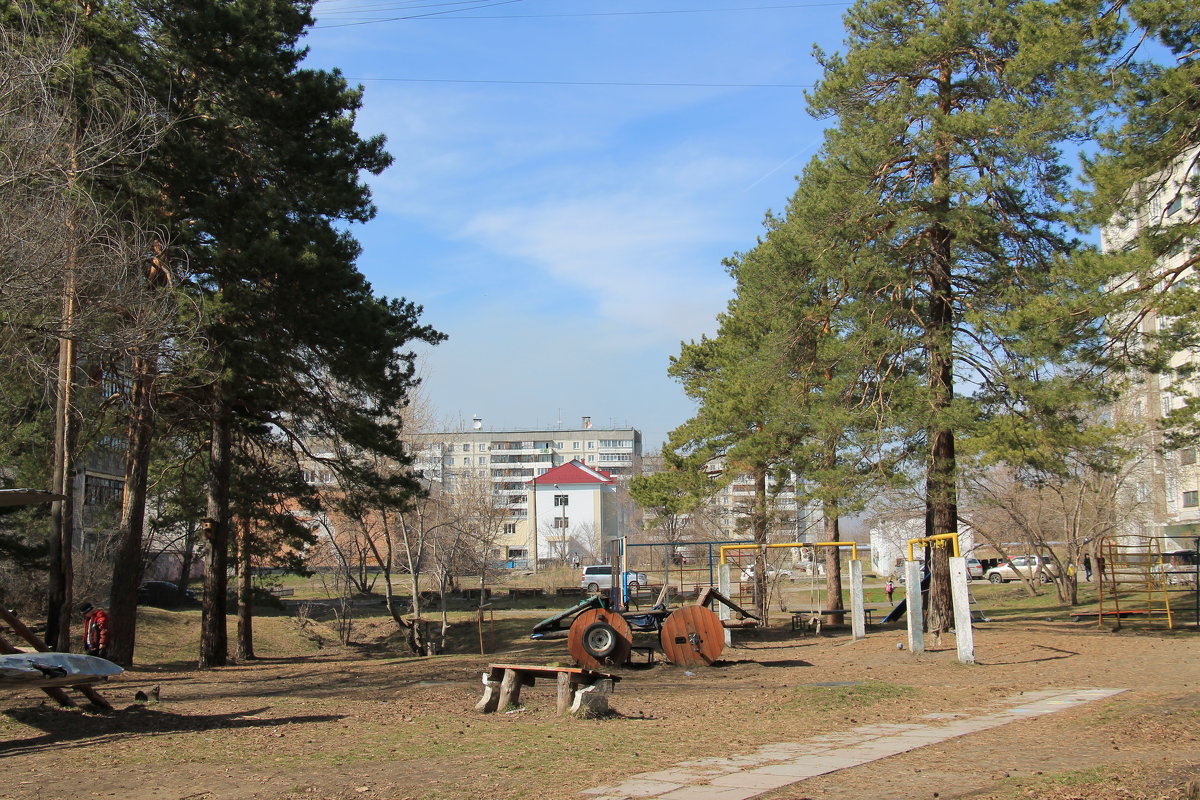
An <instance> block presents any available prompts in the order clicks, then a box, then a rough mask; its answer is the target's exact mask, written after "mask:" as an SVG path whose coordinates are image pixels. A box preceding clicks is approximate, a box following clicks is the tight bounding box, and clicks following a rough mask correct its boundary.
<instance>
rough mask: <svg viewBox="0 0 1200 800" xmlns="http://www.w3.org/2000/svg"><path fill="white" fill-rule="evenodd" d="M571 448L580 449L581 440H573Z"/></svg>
mask: <svg viewBox="0 0 1200 800" xmlns="http://www.w3.org/2000/svg"><path fill="white" fill-rule="evenodd" d="M571 449H572V450H578V449H579V442H571Z"/></svg>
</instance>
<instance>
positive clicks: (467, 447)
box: [463, 444, 471, 453]
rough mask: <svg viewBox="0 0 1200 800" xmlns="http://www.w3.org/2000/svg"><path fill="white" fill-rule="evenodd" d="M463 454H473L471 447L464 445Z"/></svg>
mask: <svg viewBox="0 0 1200 800" xmlns="http://www.w3.org/2000/svg"><path fill="white" fill-rule="evenodd" d="M463 452H464V453H469V452H471V445H469V444H464V445H463Z"/></svg>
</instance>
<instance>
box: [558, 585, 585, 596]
mask: <svg viewBox="0 0 1200 800" xmlns="http://www.w3.org/2000/svg"><path fill="white" fill-rule="evenodd" d="M554 594H555V596H556V597H583V587H582V586H559V587H556V588H555V589H554Z"/></svg>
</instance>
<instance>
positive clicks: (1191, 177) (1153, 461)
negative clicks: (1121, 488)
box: [1101, 148, 1200, 551]
mask: <svg viewBox="0 0 1200 800" xmlns="http://www.w3.org/2000/svg"><path fill="white" fill-rule="evenodd" d="M1198 162H1200V148H1197V149H1194V150H1192V151H1191V152H1190V153H1188V154H1186V155H1185V156H1184V157H1183V158H1181V159H1180V160H1179V161H1178V162H1176V164H1175V165H1174V166H1173V167H1172V168H1171V169H1169V170H1165V171H1164V172H1162V173H1159V174H1157V175H1153V176H1150V177H1149V178H1147V179H1146V180H1145V181H1143V182H1142V183H1141V184H1139V185H1138V186H1137V187H1135V188H1134V191H1135V192H1138V193H1140V194H1142V195H1143V197H1144V200H1143V201H1142V202H1140V203H1139V204H1138V211H1137V213H1136V214H1133V215H1130V216H1128V217H1126V216H1124V215H1122V216H1120V217H1115V218H1114V219H1113V220H1111V221H1110V223H1109V224H1108V225H1107V226H1105V228H1104V229H1103V231H1102V232H1101V245H1102V249H1103V250H1104V252H1108V253H1112V252H1117V251H1120V250H1122V249H1127V248H1130V247H1133V246H1134V244H1135V242H1136V240H1137V237H1138V235H1139V234H1140V233H1141V232H1142V231H1143V230H1145V229H1146V228H1147V227H1148V226H1153V227H1165V226H1170V225H1174V224H1181V223H1185V222H1194V221H1195V219H1196V216H1197V214H1198V213H1200V198H1198V197H1197V194H1196V192H1195V187H1196V185H1197V181H1198V180H1200V163H1198ZM1194 257H1195V244H1194V242H1192V243H1188V244H1185V245H1183V246H1180V247H1177V248H1176V249H1175V250H1174V251H1172V252H1171V253H1169V254H1168V255H1167V256H1165V257H1163V258H1162V259H1160V260H1159V264H1158V267H1159V274H1160V275H1161V276H1163V284H1164V286H1163V288H1164V289H1166V288H1168V287H1167V283H1168V281H1169V282H1170V284H1171V285H1179V284H1180V283H1182V282H1184V281H1188V282H1191V281H1194V280H1195V278H1196V275H1195V270H1194V268H1193V267H1191V266H1188V265H1187V262H1188V260H1189V259H1192V258H1194ZM1171 322H1172V320H1171V318H1170V317H1168V316H1166V315H1164V314H1162V313H1159V312H1158V311H1157V310H1152V311H1151V312H1150V313H1148V314H1146V315H1145V316H1144V317H1142V318H1141V319H1140V320H1138V321H1137V323H1136V324H1137V325H1138V331H1139V333H1141V334H1147V335H1151V334H1154V333H1156V332H1159V331H1162V330H1164V329H1166V327H1167V326H1169V325H1170V324H1171ZM1135 345H1136V343H1135ZM1198 396H1200V353H1197V352H1194V351H1180V352H1177V353H1175V354H1173V355H1172V356H1171V358H1170V369H1169V370H1167V371H1166V372H1163V373H1161V374H1144V375H1141V376H1139V379H1138V380H1137V381H1135V382H1133V383H1132V384H1131V385H1130V386H1129V388H1127V389H1126V390H1125V392H1124V393H1123V394H1122V396H1121V398H1120V399H1119V401H1118V402H1117V404H1116V406H1115V408H1114V416H1115V417H1116V418H1117V419H1119V420H1122V421H1128V422H1132V423H1135V424H1137V425H1139V426H1140V427H1141V429H1142V431H1143V433H1142V434H1141V435H1140V438H1139V441H1138V442H1137V449H1138V450H1139V451H1140V454H1139V458H1138V459H1137V461H1136V463H1135V466H1134V468H1133V469H1134V472H1133V474H1132V476H1131V478H1132V480H1131V482H1130V489H1129V494H1130V497H1129V498H1128V502H1127V503H1125V504H1124V505H1125V506H1126V507H1127V508H1129V509H1131V510H1132V513H1128V512H1127V513H1124V514H1122V517H1123V519H1122V522H1123V524H1124V530H1123V533H1124V534H1125V535H1127V536H1131V537H1149V536H1153V537H1163V539H1162V540H1161V541H1160V547H1161V548H1162V549H1163V550H1164V551H1169V550H1176V549H1191V548H1192V547H1194V543H1195V539H1196V537H1197V536H1200V465H1198V464H1197V453H1196V448H1194V447H1189V448H1184V449H1181V450H1169V449H1166V448H1165V446H1164V445H1165V439H1164V430H1163V429H1164V426H1163V420H1164V418H1165V417H1167V415H1168V414H1170V413H1171V412H1172V410H1175V409H1179V408H1182V407H1183V405H1184V404H1185V403H1186V402H1187V400H1188V399H1189V398H1195V397H1198Z"/></svg>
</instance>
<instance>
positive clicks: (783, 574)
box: [742, 564, 792, 582]
mask: <svg viewBox="0 0 1200 800" xmlns="http://www.w3.org/2000/svg"><path fill="white" fill-rule="evenodd" d="M776 578H786V579H787V580H791V579H792V571H791V570H790V569H783V568H776V567H772V566H768V567H767V580H769V581H773V580H775V579H776ZM752 580H754V565H753V564H751V565H750V566H748V567H746V568H745V569H744V570H742V581H744V582H749V581H752Z"/></svg>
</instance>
